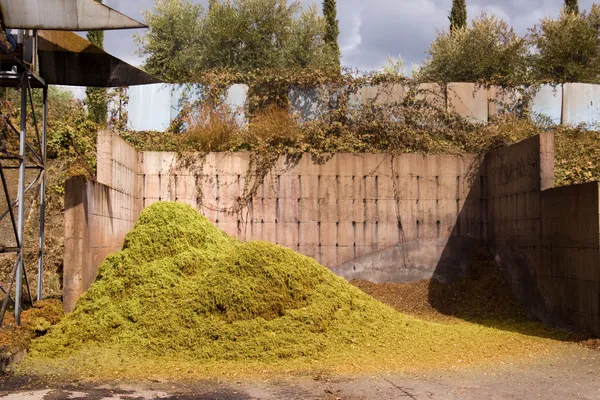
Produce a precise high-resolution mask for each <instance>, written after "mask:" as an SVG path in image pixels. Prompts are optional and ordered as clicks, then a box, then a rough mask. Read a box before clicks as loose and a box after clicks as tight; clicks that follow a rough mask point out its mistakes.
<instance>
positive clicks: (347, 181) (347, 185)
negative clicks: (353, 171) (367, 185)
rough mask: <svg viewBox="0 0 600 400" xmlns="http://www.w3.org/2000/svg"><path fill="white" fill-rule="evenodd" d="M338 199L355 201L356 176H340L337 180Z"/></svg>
mask: <svg viewBox="0 0 600 400" xmlns="http://www.w3.org/2000/svg"><path fill="white" fill-rule="evenodd" d="M337 181H338V184H337V188H338V192H337V198H338V199H340V200H348V199H354V181H355V177H354V176H343V175H340V176H339V177H338V179H337Z"/></svg>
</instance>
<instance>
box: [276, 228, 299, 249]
mask: <svg viewBox="0 0 600 400" xmlns="http://www.w3.org/2000/svg"><path fill="white" fill-rule="evenodd" d="M298 233H299V232H298V223H296V222H282V223H278V224H277V242H278V243H279V244H280V245H282V246H286V247H290V248H293V249H295V248H297V246H298V243H300V242H299V240H298Z"/></svg>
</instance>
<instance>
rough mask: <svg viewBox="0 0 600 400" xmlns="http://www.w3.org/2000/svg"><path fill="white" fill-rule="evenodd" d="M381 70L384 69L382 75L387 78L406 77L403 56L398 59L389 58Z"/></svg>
mask: <svg viewBox="0 0 600 400" xmlns="http://www.w3.org/2000/svg"><path fill="white" fill-rule="evenodd" d="M381 68H382V73H383V75H385V76H391V77H394V76H395V77H403V76H405V73H404V60H403V59H402V57H401V56H398V58H393V57H388V58H387V60H386V61H385V63H384V64H383V66H382V67H381Z"/></svg>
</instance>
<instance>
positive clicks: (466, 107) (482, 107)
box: [447, 83, 488, 123]
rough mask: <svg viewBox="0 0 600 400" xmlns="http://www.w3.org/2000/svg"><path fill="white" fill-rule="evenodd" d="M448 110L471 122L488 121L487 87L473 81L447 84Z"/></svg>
mask: <svg viewBox="0 0 600 400" xmlns="http://www.w3.org/2000/svg"><path fill="white" fill-rule="evenodd" d="M447 96H448V111H449V112H455V113H456V114H458V115H459V116H461V117H463V118H465V119H467V120H469V121H472V122H481V123H487V122H488V91H487V88H485V87H483V86H480V85H477V84H475V83H449V84H448V93H447Z"/></svg>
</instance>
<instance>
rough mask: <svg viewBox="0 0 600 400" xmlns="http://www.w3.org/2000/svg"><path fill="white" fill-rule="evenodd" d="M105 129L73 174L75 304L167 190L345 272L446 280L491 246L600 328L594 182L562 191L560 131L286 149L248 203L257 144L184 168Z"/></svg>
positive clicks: (534, 294) (554, 304) (547, 302)
mask: <svg viewBox="0 0 600 400" xmlns="http://www.w3.org/2000/svg"><path fill="white" fill-rule="evenodd" d="M98 141H99V143H98V169H99V173H98V182H86V181H85V180H83V179H82V178H73V179H71V180H69V182H68V184H67V193H66V200H65V204H66V211H65V218H66V227H65V229H66V232H65V285H64V290H65V293H64V295H65V308H66V309H67V311H69V310H71V309H72V307H73V305H74V302H75V300H76V299H77V298H78V296H79V295H81V294H82V293H83V291H85V290H86V289H87V288H88V287H89V285H90V284H91V283H92V281H93V279H94V277H95V275H96V272H97V268H98V266H99V264H100V263H101V262H102V260H103V259H104V258H105V257H106V255H107V254H109V253H111V252H114V251H117V250H119V249H120V247H121V245H122V243H123V240H124V238H125V235H126V234H127V232H128V231H129V230H131V229H132V228H133V226H134V223H135V220H136V219H137V217H138V215H139V213H140V212H141V210H142V209H143V208H144V207H147V206H149V205H151V204H152V203H154V202H156V201H160V200H172V201H180V202H185V203H188V204H190V205H191V206H193V207H195V208H196V209H198V210H199V211H200V212H201V213H203V214H204V215H206V216H207V218H208V219H209V220H210V221H212V222H213V223H214V224H215V225H217V226H218V227H219V228H221V229H223V230H224V231H226V232H228V233H229V234H231V235H233V236H236V237H238V238H239V239H241V240H265V241H270V242H273V243H278V244H280V245H283V246H287V247H290V248H292V249H294V250H296V251H299V252H300V253H303V254H305V255H307V256H310V257H313V258H315V259H316V260H318V261H319V262H320V263H321V264H323V265H324V266H327V267H329V268H330V269H331V270H333V271H334V272H335V273H337V274H339V275H340V276H343V277H345V278H347V279H366V280H371V281H375V282H411V281H416V280H421V279H428V278H432V277H434V278H436V279H438V280H440V281H443V282H449V281H452V280H455V279H457V278H459V277H461V276H463V275H466V274H467V273H468V272H469V269H470V261H471V260H472V254H473V253H474V252H476V251H477V250H478V248H480V247H481V246H489V247H490V249H491V250H492V252H493V254H494V255H495V257H496V260H497V261H498V264H499V265H500V267H501V269H502V270H503V271H504V272H505V275H506V277H507V280H508V281H509V282H510V284H511V286H512V287H513V289H514V291H515V293H516V294H517V296H518V297H519V298H520V299H521V301H522V302H523V304H524V305H525V306H526V308H527V310H528V311H529V313H530V314H531V315H532V316H533V317H535V318H538V319H541V320H543V321H546V322H549V323H553V324H557V325H564V326H568V327H577V328H580V329H586V330H588V331H590V332H592V333H594V334H596V335H599V336H600V324H598V322H599V321H600V252H599V249H600V217H599V215H600V204H599V203H600V201H599V197H600V196H599V184H598V183H593V184H587V185H578V186H571V187H565V188H558V189H553V183H554V137H553V136H552V135H551V134H543V135H540V136H536V137H532V138H530V139H527V140H525V141H523V142H520V143H518V144H516V145H513V146H510V147H508V148H505V149H502V150H499V151H495V152H492V153H490V154H488V155H487V156H486V157H485V159H484V160H483V161H478V159H477V158H475V157H472V156H469V157H455V156H440V155H437V156H423V155H415V154H406V155H400V156H394V157H393V156H390V155H383V154H337V155H335V156H334V157H333V158H332V159H331V160H329V161H328V162H326V163H325V164H323V165H316V164H313V163H312V160H311V159H310V157H309V156H308V155H305V156H304V157H302V158H301V159H300V160H299V161H298V162H293V163H288V160H286V159H285V158H281V159H280V160H279V161H278V163H277V165H276V166H275V168H274V169H273V170H272V171H271V173H269V174H268V175H267V176H266V178H265V180H264V182H263V183H262V184H261V185H259V187H258V190H256V191H255V192H253V195H252V196H250V197H249V201H248V203H242V205H243V207H241V208H240V207H236V206H239V205H240V198H245V197H247V196H246V195H248V192H247V191H246V189H245V188H246V187H247V186H248V185H249V184H250V183H252V182H253V181H254V180H255V179H256V177H255V176H254V175H252V174H248V169H249V167H250V165H251V160H250V154H248V153H211V154H208V155H207V156H205V157H202V158H201V157H200V156H198V158H197V159H193V158H192V161H193V162H192V163H191V165H190V164H189V163H186V165H185V166H183V165H182V164H181V163H180V161H179V160H178V158H177V156H176V154H175V153H160V152H144V153H140V154H138V153H136V152H135V150H134V149H133V148H131V147H130V146H129V145H127V144H126V143H125V142H123V141H122V140H121V139H120V138H118V137H117V136H115V135H113V134H111V133H110V132H101V133H100V134H99V138H98ZM187 161H188V162H189V161H190V160H187ZM247 179H249V180H251V181H250V182H246V180H247ZM247 183H248V185H247ZM250 186H251V185H250Z"/></svg>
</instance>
